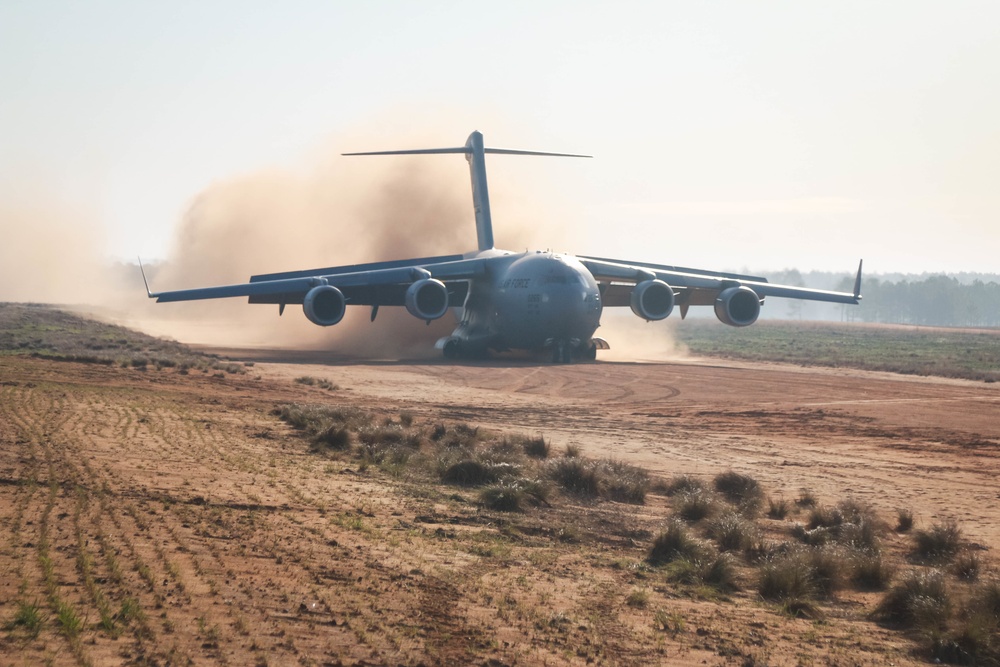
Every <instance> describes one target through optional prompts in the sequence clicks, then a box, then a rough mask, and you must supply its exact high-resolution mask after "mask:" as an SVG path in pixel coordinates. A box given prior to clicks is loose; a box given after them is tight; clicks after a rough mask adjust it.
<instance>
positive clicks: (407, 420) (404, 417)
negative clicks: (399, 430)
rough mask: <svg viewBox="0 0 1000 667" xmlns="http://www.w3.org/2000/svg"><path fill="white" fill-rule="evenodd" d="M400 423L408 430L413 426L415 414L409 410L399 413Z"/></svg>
mask: <svg viewBox="0 0 1000 667" xmlns="http://www.w3.org/2000/svg"><path fill="white" fill-rule="evenodd" d="M399 423H400V424H402V425H403V426H404V427H406V428H410V427H411V426H413V413H412V412H409V411H407V410H404V411H403V412H400V413H399Z"/></svg>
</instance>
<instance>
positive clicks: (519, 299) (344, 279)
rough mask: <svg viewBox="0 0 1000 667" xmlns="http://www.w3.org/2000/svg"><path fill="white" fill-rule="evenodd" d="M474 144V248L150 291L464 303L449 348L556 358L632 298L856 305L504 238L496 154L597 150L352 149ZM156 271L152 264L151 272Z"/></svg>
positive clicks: (331, 301) (741, 314) (563, 357)
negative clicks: (494, 205)
mask: <svg viewBox="0 0 1000 667" xmlns="http://www.w3.org/2000/svg"><path fill="white" fill-rule="evenodd" d="M437 153H458V154H463V155H465V157H466V159H467V160H468V162H469V170H470V172H471V176H472V203H473V207H474V210H475V219H476V231H477V234H478V240H479V247H478V249H477V250H475V251H473V252H470V253H466V254H464V255H446V256H441V257H422V258H416V259H404V260H395V261H386V262H375V263H369V264H354V265H350V266H333V267H327V268H320V269H308V270H305V271H291V272H285V273H270V274H263V275H257V276H252V277H251V278H250V281H249V282H247V283H244V284H240V285H226V286H220V287H205V288H199V289H186V290H176V291H169V292H156V293H153V292H150V290H149V285H148V283H147V284H146V294H147V295H148V296H149V297H150V298H155V299H156V300H157V301H158V302H166V301H189V300H196V299H219V298H226V297H249V300H250V303H268V304H276V305H277V306H278V313H279V314H281V313H283V312H284V310H285V306H286V305H288V304H302V310H303V311H304V312H305V316H306V317H307V318H308V319H309V321H310V322H312V323H314V324H317V325H319V326H324V327H328V326H332V325H335V324H337V323H338V322H340V321H341V319H342V318H343V317H344V313H345V311H346V310H347V307H348V306H368V307H370V308H371V319H372V321H374V320H375V316H376V315H377V313H378V309H379V308H380V307H381V306H404V307H405V308H406V310H407V311H408V312H409V313H410V314H411V315H413V316H414V317H416V318H418V319H420V320H424V321H426V322H428V323H430V322H431V321H433V320H436V319H438V318H441V317H444V316H445V314H447V313H448V311H449V310H452V309H454V311H455V314H456V316H457V319H458V326H457V327H456V329H455V330H454V332H452V334H451V335H450V336H446V337H445V338H442V339H441V340H439V341H438V342H437V347H438V348H439V349H440V350H442V352H443V353H444V356H445V357H447V358H449V359H456V358H476V357H482V356H485V355H488V354H489V353H490V351H498V352H502V351H507V350H528V351H542V352H547V353H548V354H550V355H551V358H552V361H553V362H556V363H567V362H571V361H574V360H594V359H595V358H596V356H597V351H598V350H602V349H609V346H608V343H607V342H606V341H604V340H603V339H601V338H598V337H595V336H594V334H595V333H596V332H597V328H598V327H599V326H600V323H601V313H602V311H603V310H604V308H616V307H626V306H627V307H629V308H631V309H632V312H633V313H635V314H636V315H637V316H638V317H641V318H643V319H645V320H647V321H655V320H662V319H664V318H666V317H668V316H669V315H670V314H671V313H672V312H673V310H674V308H675V307H676V308H677V309H678V310H679V311H680V316H681V318H682V319H683V318H684V317H685V316H686V315H687V313H688V309H689V308H690V307H691V306H711V307H713V308H714V309H715V314H716V316H717V317H718V318H719V319H720V320H721V321H722V322H724V323H726V324H728V325H730V326H734V327H745V326H749V325H751V324H753V323H754V322H756V321H757V317H758V315H759V314H760V309H761V305H762V304H763V303H764V299H765V298H766V297H769V296H772V297H784V298H791V299H810V300H814V301H828V302H833V303H847V304H857V303H859V301H860V300H861V265H860V264H859V265H858V274H857V278H856V279H855V283H854V292H853V294H849V293H846V292H831V291H825V290H815V289H806V288H800V287H792V286H788V285H775V284H771V283H769V282H767V279H766V278H762V277H758V276H745V275H738V274H731V273H720V272H716V271H705V270H700V269H690V268H684V267H678V266H666V265H660V264H649V263H646V262H634V261H629V260H619V259H607V258H601V257H586V256H574V255H567V254H561V253H555V252H548V251H546V252H540V251H539V252H510V251H507V250H500V249H497V248H494V247H493V221H492V217H491V215H490V197H489V191H488V190H487V186H486V154H487V153H493V154H501V155H548V156H559V157H589V156H585V155H570V154H566V153H544V152H538V151H522V150H510V149H502V148H487V147H484V145H483V135H482V134H481V133H479V132H473V133H472V134H471V135H469V138H468V141H467V142H466V143H465V145H464V146H459V147H456V148H428V149H418V150H395V151H378V152H366V153H345V154H344V155H421V154H437ZM143 280H144V281H145V274H144V275H143Z"/></svg>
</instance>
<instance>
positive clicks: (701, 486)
mask: <svg viewBox="0 0 1000 667" xmlns="http://www.w3.org/2000/svg"><path fill="white" fill-rule="evenodd" d="M704 490H705V483H704V482H702V481H701V480H700V479H698V478H697V477H692V476H691V475H675V476H673V477H672V478H671V479H670V482H668V483H667V486H666V494H667V495H668V496H676V495H677V494H679V493H689V492H693V491H704Z"/></svg>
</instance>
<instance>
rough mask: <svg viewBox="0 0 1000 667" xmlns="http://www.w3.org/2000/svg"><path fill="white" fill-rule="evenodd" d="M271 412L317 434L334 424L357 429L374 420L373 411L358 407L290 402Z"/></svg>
mask: <svg viewBox="0 0 1000 667" xmlns="http://www.w3.org/2000/svg"><path fill="white" fill-rule="evenodd" d="M271 414H273V415H275V416H277V417H278V418H279V419H281V420H282V421H284V422H285V423H287V424H288V425H290V426H292V427H293V428H297V429H299V430H301V431H305V432H306V433H309V434H310V435H316V434H317V433H319V432H320V431H322V430H325V429H327V428H329V427H330V426H331V425H334V424H336V425H338V426H343V427H346V428H348V429H351V430H357V429H360V428H362V427H364V426H367V425H368V424H370V423H371V421H372V415H371V413H368V412H365V411H364V410H360V409H358V408H350V407H333V406H329V405H306V404H302V403H288V404H285V405H281V406H278V407H277V408H275V409H274V410H272V411H271Z"/></svg>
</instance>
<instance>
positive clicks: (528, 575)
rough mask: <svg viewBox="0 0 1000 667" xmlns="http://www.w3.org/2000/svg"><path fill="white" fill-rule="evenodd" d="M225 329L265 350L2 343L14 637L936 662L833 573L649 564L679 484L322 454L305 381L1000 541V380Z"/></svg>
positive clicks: (24, 644) (252, 655)
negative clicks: (667, 493) (481, 490)
mask: <svg viewBox="0 0 1000 667" xmlns="http://www.w3.org/2000/svg"><path fill="white" fill-rule="evenodd" d="M224 353H225V354H227V355H228V356H230V357H231V358H233V359H236V360H239V361H242V362H244V364H246V365H245V366H243V368H246V369H247V370H248V371H249V372H248V373H247V374H245V375H239V374H226V373H222V372H218V373H212V372H204V373H203V372H201V371H192V372H191V373H190V374H184V373H181V372H179V371H178V370H177V369H163V370H153V369H152V368H150V369H146V370H140V369H134V368H119V367H116V366H99V365H93V364H78V363H66V362H56V361H47V360H42V359H32V358H29V357H12V356H6V357H0V444H2V447H0V527H2V530H3V532H2V535H0V537H2V540H0V575H2V577H0V619H3V621H4V623H6V626H5V627H6V631H5V633H4V634H2V635H0V664H3V665H8V664H9V665H22V664H42V663H48V664H59V665H74V664H75V665H103V664H149V665H154V664H155V665H174V664H177V665H186V664H257V665H285V664H330V665H337V664H347V665H376V664H393V665H396V664H405V665H411V664H412V665H418V664H440V665H450V664H488V665H514V664H542V663H548V664H581V665H582V664H593V663H595V662H596V663H600V664H623V665H646V664H665V665H687V664H841V665H842V664H851V665H877V664H887V663H889V662H892V663H895V664H897V665H898V664H917V663H919V662H920V660H921V658H917V657H915V655H916V654H915V653H914V650H915V649H914V643H913V641H912V640H911V639H909V638H907V637H906V636H905V635H903V634H900V633H898V632H895V631H892V630H891V629H887V628H882V627H880V626H877V625H876V624H874V623H872V622H871V621H869V620H867V617H866V613H867V610H870V609H871V608H872V606H873V605H874V604H876V603H877V598H878V594H877V593H874V592H864V591H854V590H845V591H843V592H841V593H839V594H838V595H837V596H836V597H835V599H833V600H830V601H829V602H825V603H824V604H825V606H826V608H827V609H828V612H827V613H828V614H829V616H828V619H827V621H826V622H825V623H824V624H823V625H821V626H817V625H815V624H813V623H812V622H810V621H809V620H806V619H797V618H789V617H787V616H785V615H782V614H781V613H780V612H779V611H778V610H776V609H775V608H774V606H773V605H765V604H764V603H762V601H761V600H760V598H759V596H758V595H757V593H756V591H755V589H754V587H753V585H752V582H751V581H750V579H749V577H751V576H752V575H751V574H750V573H749V572H748V573H747V574H745V575H744V576H745V577H747V578H748V582H747V583H748V585H747V586H746V587H744V588H743V589H741V590H739V591H736V592H733V593H731V594H727V595H726V596H724V597H723V598H721V599H720V598H718V597H713V596H711V595H710V596H708V597H706V596H705V594H704V593H703V592H698V590H699V589H696V590H694V591H693V592H691V591H689V592H687V593H683V592H679V591H682V590H683V589H682V588H678V586H679V585H677V584H674V583H670V582H669V581H668V580H667V579H666V578H664V576H663V575H662V573H659V572H656V571H653V570H651V569H650V568H649V567H648V566H647V565H645V563H644V559H645V556H646V554H647V552H648V549H649V542H650V540H651V537H652V535H653V534H654V531H655V530H658V529H659V528H660V527H662V525H663V521H664V519H665V517H666V516H667V514H668V512H669V508H668V503H667V502H666V499H665V498H663V497H662V496H651V497H650V499H649V501H648V502H647V504H646V505H643V506H633V505H622V504H620V503H612V502H607V503H590V504H588V503H577V502H575V501H573V500H572V498H571V497H567V498H564V499H562V500H559V501H558V502H557V503H554V504H553V506H551V507H545V508H539V509H536V510H533V511H532V512H529V513H526V514H524V515H518V516H516V517H514V518H510V517H505V516H502V515H500V514H498V513H495V512H493V513H491V512H488V511H485V510H484V508H483V507H482V505H481V503H479V502H478V500H477V497H476V496H475V493H474V491H469V490H465V489H461V488H456V487H448V486H444V485H440V484H433V483H427V482H420V481H417V482H411V481H408V480H406V479H405V476H404V477H402V478H399V477H392V476H390V475H388V474H385V473H383V472H381V471H379V470H374V469H373V468H372V469H368V470H365V469H363V468H362V466H361V465H360V464H359V462H358V460H357V459H352V458H350V457H346V458H345V457H341V458H325V457H323V456H321V455H317V454H316V453H315V452H310V450H309V445H308V443H307V442H306V441H305V440H304V439H303V438H302V436H301V435H300V434H299V433H296V432H295V431H294V430H293V429H291V428H290V427H289V426H288V425H287V424H285V423H283V422H281V421H280V420H278V419H277V418H276V417H275V416H274V415H273V414H272V409H273V408H274V407H275V406H277V405H280V404H284V403H289V402H298V403H326V404H336V405H349V406H357V407H362V408H364V409H366V410H369V411H373V412H375V413H377V414H378V415H380V416H382V417H384V418H396V419H398V418H400V415H401V414H402V413H408V415H409V416H410V417H411V418H412V419H413V420H414V421H415V423H418V424H420V423H426V424H434V423H435V422H436V421H438V420H444V421H448V422H452V423H453V422H468V423H469V424H473V425H480V426H483V427H486V428H487V429H494V430H500V431H517V432H527V433H529V434H542V435H544V436H545V438H546V439H547V440H549V441H550V442H551V443H552V444H553V449H554V450H555V452H556V453H558V452H559V451H560V450H561V449H562V448H564V447H566V446H569V445H574V446H576V447H578V448H579V449H580V450H581V451H582V452H583V453H584V454H587V455H591V456H594V457H611V458H615V459H621V460H624V461H627V462H630V463H634V464H638V465H641V466H644V467H646V468H648V469H649V470H650V471H652V472H654V473H660V474H662V475H664V476H667V477H669V476H671V475H673V474H676V473H697V474H699V475H702V476H703V477H704V478H705V479H710V478H711V477H712V476H713V475H716V474H717V473H719V472H722V471H725V470H735V471H738V472H743V473H748V474H750V475H752V476H754V477H755V478H757V479H758V480H760V482H761V483H762V484H763V485H764V486H765V487H766V488H767V490H768V492H770V493H771V494H775V493H780V494H784V495H785V497H787V498H789V499H793V498H795V497H796V496H797V495H798V494H799V491H800V489H803V488H806V489H810V490H811V491H813V492H814V493H815V494H816V495H817V496H818V497H819V498H820V500H821V501H822V502H836V501H838V500H841V499H844V498H847V497H854V498H857V499H859V500H863V501H867V502H869V503H870V504H871V505H872V506H873V507H874V508H875V509H877V510H878V511H879V512H880V513H882V514H883V515H884V516H886V517H892V516H893V515H894V512H895V509H896V508H901V507H902V508H907V509H911V510H912V511H913V512H914V513H915V515H916V517H917V523H918V525H927V524H929V523H931V522H933V521H936V520H938V519H941V518H955V519H957V520H958V521H959V522H960V524H961V526H962V529H963V531H964V534H965V535H966V537H967V538H968V539H969V540H970V541H972V542H975V543H979V544H980V545H982V546H984V547H986V548H988V549H990V550H992V551H994V552H995V550H996V549H997V548H998V547H1000V531H998V529H997V526H998V519H1000V503H998V502H997V501H998V498H1000V482H998V479H997V478H998V475H997V474H996V473H997V457H998V451H1000V419H998V417H997V414H998V412H1000V385H996V384H985V383H973V382H965V381H948V380H940V379H927V378H909V377H900V376H890V375H881V374H874V373H864V372H858V371H847V370H844V371H841V370H817V369H808V370H806V369H800V368H795V367H784V366H763V365H755V366H750V365H738V364H728V363H727V364H718V363H713V362H705V361H695V360H692V361H685V362H683V363H681V362H672V363H662V362H661V363H597V364H584V365H571V366H552V365H533V364H528V363H522V362H516V361H515V362H491V363H483V364H470V365H452V364H446V363H427V362H414V363H400V362H358V361H351V360H345V359H329V358H326V357H324V355H321V354H318V353H291V352H274V351H260V350H255V351H248V350H225V351H224ZM303 376H311V377H315V378H319V379H327V380H329V381H330V382H332V383H334V384H336V385H337V386H338V388H337V389H335V390H326V389H322V388H320V387H319V386H318V385H316V386H309V385H305V384H300V383H295V382H293V381H292V380H294V379H295V378H298V377H303ZM790 520H794V519H790ZM761 521H762V525H763V526H764V529H765V530H767V531H769V534H770V535H785V536H787V532H788V526H789V524H788V523H787V522H784V521H771V520H766V519H762V520H761ZM885 539H886V548H887V549H888V550H889V551H891V552H892V553H894V554H897V555H898V554H903V553H905V550H906V549H907V548H908V547H907V544H908V538H906V537H904V536H899V535H893V534H890V535H888V536H887V537H886V538H885ZM989 557H990V558H992V555H990V556H989ZM713 595H715V594H713ZM640 603H641V604H640ZM32 609H34V611H35V612H36V613H37V614H38V619H39V620H38V623H37V624H35V623H32V622H30V619H28V617H27V616H25V615H24V614H25V613H26V612H25V610H28V611H30V610H32ZM920 655H925V654H920Z"/></svg>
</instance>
